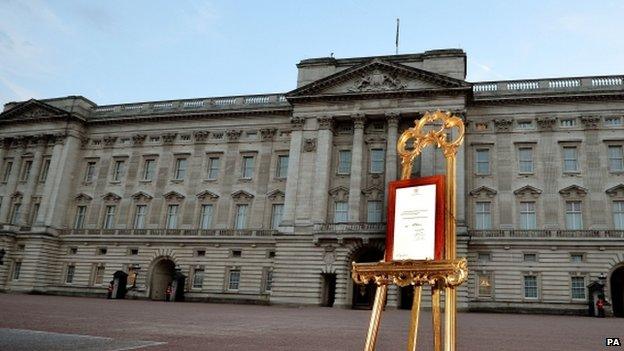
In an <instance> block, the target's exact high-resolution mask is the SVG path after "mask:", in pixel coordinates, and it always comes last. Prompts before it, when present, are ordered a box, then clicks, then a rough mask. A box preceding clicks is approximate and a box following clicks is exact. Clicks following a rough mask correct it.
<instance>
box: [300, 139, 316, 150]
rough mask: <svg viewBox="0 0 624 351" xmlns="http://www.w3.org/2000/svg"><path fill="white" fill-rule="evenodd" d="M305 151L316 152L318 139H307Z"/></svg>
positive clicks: (304, 144)
mask: <svg viewBox="0 0 624 351" xmlns="http://www.w3.org/2000/svg"><path fill="white" fill-rule="evenodd" d="M303 151H304V152H313V151H316V139H305V140H304V141H303Z"/></svg>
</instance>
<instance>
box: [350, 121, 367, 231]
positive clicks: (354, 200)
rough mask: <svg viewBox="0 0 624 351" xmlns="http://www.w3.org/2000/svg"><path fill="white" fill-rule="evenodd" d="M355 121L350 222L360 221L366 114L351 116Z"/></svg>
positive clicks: (352, 149)
mask: <svg viewBox="0 0 624 351" xmlns="http://www.w3.org/2000/svg"><path fill="white" fill-rule="evenodd" d="M351 119H352V120H353V147H352V148H351V177H350V182H349V222H359V221H360V197H361V194H362V151H363V150H362V149H363V147H364V121H365V120H366V117H365V116H364V114H361V113H358V114H354V115H353V116H351Z"/></svg>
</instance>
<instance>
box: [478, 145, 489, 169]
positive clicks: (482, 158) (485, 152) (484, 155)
mask: <svg viewBox="0 0 624 351" xmlns="http://www.w3.org/2000/svg"><path fill="white" fill-rule="evenodd" d="M475 170H476V174H480V175H485V174H490V149H477V150H476V156H475Z"/></svg>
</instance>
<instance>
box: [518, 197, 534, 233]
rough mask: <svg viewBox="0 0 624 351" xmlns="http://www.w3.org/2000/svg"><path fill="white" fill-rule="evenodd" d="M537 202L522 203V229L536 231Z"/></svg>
mask: <svg viewBox="0 0 624 351" xmlns="http://www.w3.org/2000/svg"><path fill="white" fill-rule="evenodd" d="M536 228H537V218H536V215H535V202H521V203H520V229H525V230H527V229H536Z"/></svg>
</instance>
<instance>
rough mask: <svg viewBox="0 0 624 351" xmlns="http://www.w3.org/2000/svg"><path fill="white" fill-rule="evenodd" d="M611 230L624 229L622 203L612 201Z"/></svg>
mask: <svg viewBox="0 0 624 351" xmlns="http://www.w3.org/2000/svg"><path fill="white" fill-rule="evenodd" d="M613 228H614V229H617V230H623V229H624V201H613Z"/></svg>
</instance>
